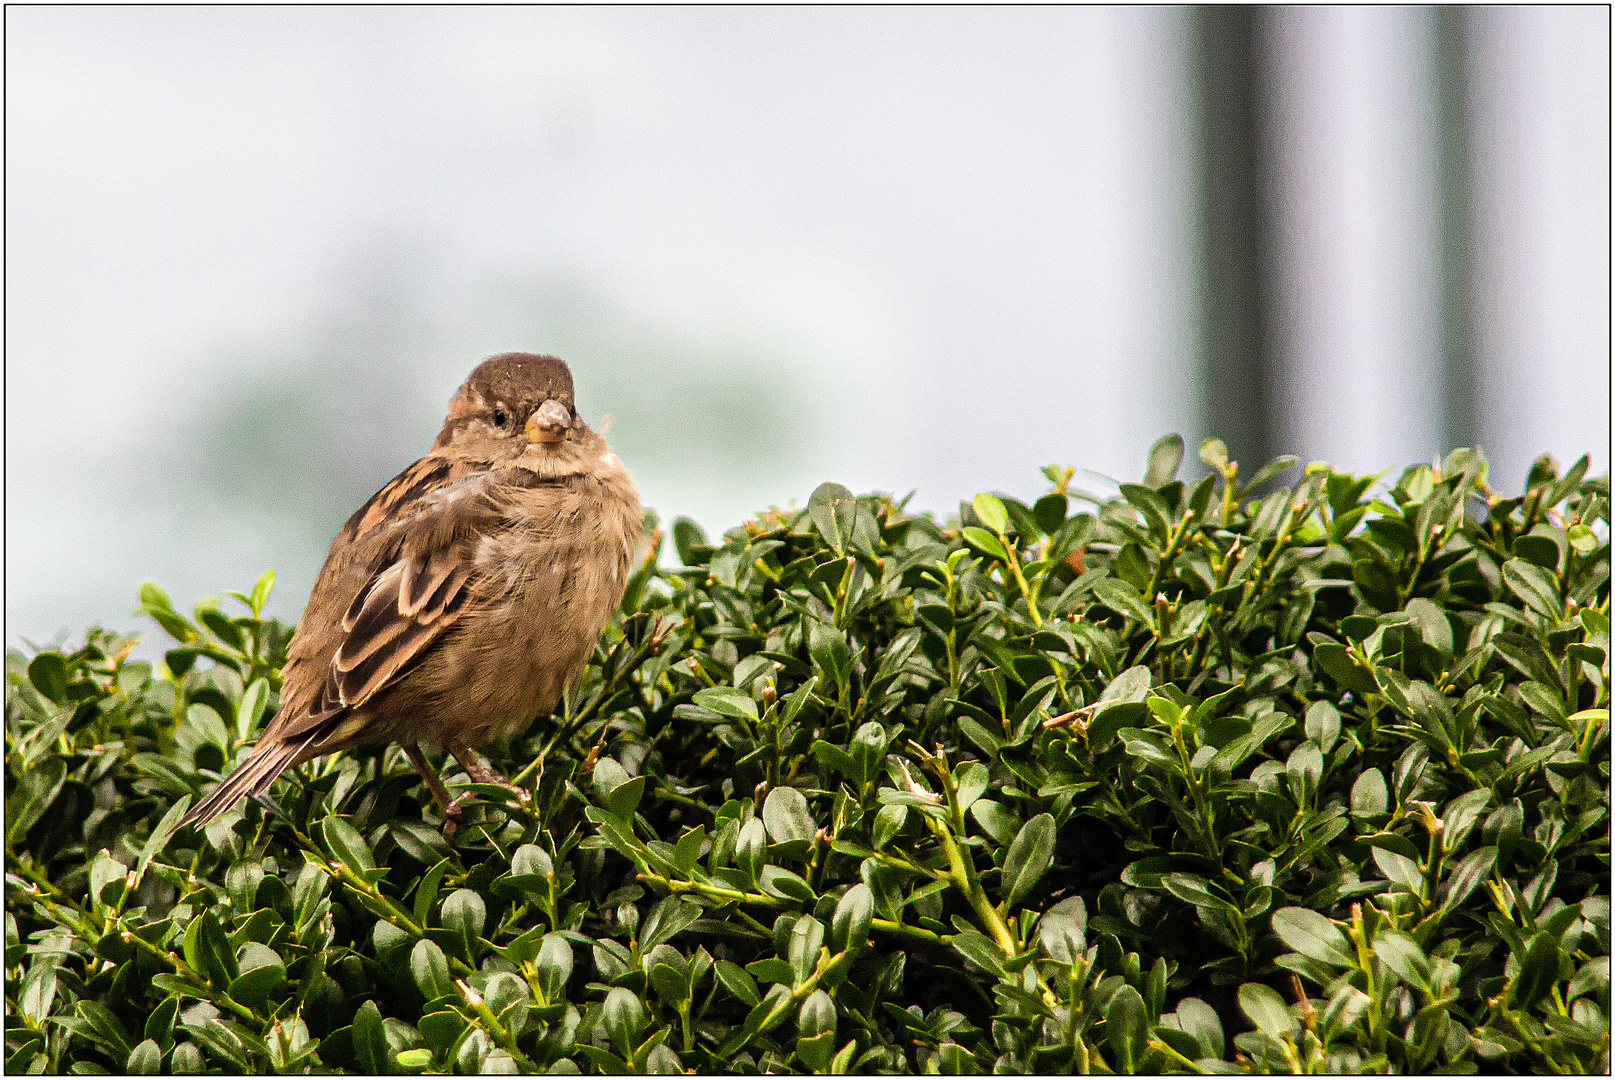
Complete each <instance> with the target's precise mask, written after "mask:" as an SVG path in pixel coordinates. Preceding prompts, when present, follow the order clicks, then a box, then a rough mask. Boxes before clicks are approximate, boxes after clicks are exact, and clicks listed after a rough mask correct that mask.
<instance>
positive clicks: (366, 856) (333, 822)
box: [321, 817, 376, 874]
mask: <svg viewBox="0 0 1615 1080" xmlns="http://www.w3.org/2000/svg"><path fill="white" fill-rule="evenodd" d="M321 831H322V832H323V833H324V834H325V843H326V846H327V847H329V848H330V849H331V853H332V854H333V855H335V856H336V857H337V859H339V860H340V861H341V862H342V864H343V865H344V866H348V867H351V868H352V869H354V870H355V871H358V872H360V873H361V874H362V873H363V871H366V870H374V869H375V868H376V859H375V856H374V855H372V854H371V853H370V845H369V844H367V843H365V838H364V837H363V836H361V835H360V834H359V830H358V829H355V828H354V827H353V826H352V825H349V824H348V823H347V822H346V821H343V820H342V819H341V818H339V817H328V818H326V819H325V821H324V822H323V824H322V825H321Z"/></svg>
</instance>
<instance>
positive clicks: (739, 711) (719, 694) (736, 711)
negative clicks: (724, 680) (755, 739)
mask: <svg viewBox="0 0 1615 1080" xmlns="http://www.w3.org/2000/svg"><path fill="white" fill-rule="evenodd" d="M695 703H696V704H697V705H699V706H701V707H702V708H703V709H711V710H712V711H713V712H715V713H717V714H719V715H720V716H728V717H731V718H733V719H736V720H749V721H752V722H755V721H756V720H757V703H756V702H755V701H753V700H752V698H751V695H750V694H748V693H746V692H745V691H744V690H737V689H735V688H734V687H732V686H713V687H708V688H707V689H705V690H698V691H696V695H695Z"/></svg>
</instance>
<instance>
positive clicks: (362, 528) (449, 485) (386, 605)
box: [280, 458, 503, 738]
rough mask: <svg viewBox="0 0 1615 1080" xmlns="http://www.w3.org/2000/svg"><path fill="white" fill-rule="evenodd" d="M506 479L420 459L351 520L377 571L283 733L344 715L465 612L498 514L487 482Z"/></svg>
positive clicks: (350, 528)
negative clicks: (481, 548) (481, 547)
mask: <svg viewBox="0 0 1615 1080" xmlns="http://www.w3.org/2000/svg"><path fill="white" fill-rule="evenodd" d="M502 480H503V478H501V477H495V476H488V475H487V474H478V473H475V472H474V471H464V466H463V465H462V463H455V466H454V468H453V469H449V468H446V467H445V466H444V464H443V463H442V462H441V461H440V460H436V461H435V460H434V459H432V458H423V459H422V460H421V461H418V462H416V463H415V464H414V465H412V466H410V467H409V468H408V469H405V470H404V471H403V472H402V473H400V474H399V475H398V476H397V477H396V478H394V479H393V481H392V482H391V483H389V484H388V485H387V486H386V487H384V488H383V489H382V490H381V491H379V492H377V493H376V495H375V497H374V498H372V499H371V500H370V502H369V503H367V504H366V505H365V506H364V507H361V508H360V511H359V512H358V513H356V514H355V515H354V516H353V518H352V519H351V520H350V521H349V522H348V524H347V525H346V526H344V530H343V531H344V533H346V534H348V535H349V536H350V537H351V544H352V545H353V546H355V547H359V548H366V547H367V548H369V549H370V550H371V552H372V554H370V555H369V556H368V557H367V558H365V559H364V562H365V563H367V564H368V565H370V566H372V567H373V570H372V571H371V573H370V574H369V576H368V577H367V579H366V580H365V582H364V584H363V585H362V586H361V587H360V588H359V589H358V590H357V592H356V593H355V595H354V599H353V602H352V603H351V604H350V605H349V606H348V608H347V611H346V613H345V614H344V616H343V618H342V622H341V625H342V629H343V630H344V631H345V633H344V634H343V636H342V639H341V641H340V644H338V645H337V647H336V649H335V650H334V651H333V652H332V653H329V654H327V655H328V656H329V657H330V660H329V662H328V663H327V664H325V665H323V670H322V671H321V672H320V684H319V689H318V691H313V688H312V687H310V688H309V691H310V692H308V693H309V697H310V698H312V701H311V702H310V705H309V708H308V711H307V712H306V713H304V714H303V715H301V716H297V717H295V718H294V717H287V723H286V726H285V728H284V730H282V731H281V733H280V735H281V737H282V738H292V737H295V736H297V735H298V734H301V733H304V732H311V731H315V730H317V729H319V728H325V727H330V726H331V725H333V724H334V723H337V722H339V719H340V717H341V716H342V715H343V714H345V713H347V712H348V711H349V710H351V709H353V708H356V707H358V706H360V705H363V704H364V703H365V702H366V701H368V700H370V699H371V698H372V697H374V696H375V695H376V694H377V693H379V692H381V691H382V690H383V689H385V688H386V686H387V685H388V684H389V683H390V682H391V681H393V680H395V679H396V678H398V677H399V676H400V675H401V674H402V673H403V672H404V671H406V670H407V669H408V668H409V667H410V666H411V665H412V664H414V663H415V662H416V661H418V660H419V659H420V658H421V657H422V656H423V655H424V654H425V652H426V651H427V650H428V649H430V648H431V646H432V643H433V642H435V641H437V640H438V639H439V638H440V637H441V635H442V633H443V631H444V630H446V629H447V628H448V627H449V626H451V625H453V624H454V622H455V621H456V620H457V619H458V618H459V617H460V615H461V614H462V613H463V612H464V610H465V608H466V604H467V601H468V599H469V597H470V593H471V590H470V588H469V586H470V584H471V579H472V573H473V563H474V560H475V557H476V550H477V544H478V542H479V541H480V539H481V538H482V537H483V536H484V535H486V534H487V533H488V532H489V531H490V530H492V529H496V528H497V527H498V520H499V517H500V516H501V515H500V508H499V505H498V500H497V499H496V498H492V497H490V495H491V492H490V490H489V487H490V485H493V484H498V483H500V482H501V481H502ZM485 481H486V482H485ZM456 489H457V490H456ZM340 535H341V534H339V538H340ZM310 674H312V672H310ZM305 700H308V699H305ZM320 737H322V738H323V737H325V736H323V735H322V736H320Z"/></svg>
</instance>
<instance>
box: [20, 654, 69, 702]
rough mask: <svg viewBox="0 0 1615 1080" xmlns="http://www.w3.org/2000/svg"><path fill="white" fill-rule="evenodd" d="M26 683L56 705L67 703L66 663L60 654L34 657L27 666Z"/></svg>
mask: <svg viewBox="0 0 1615 1080" xmlns="http://www.w3.org/2000/svg"><path fill="white" fill-rule="evenodd" d="M28 681H29V682H31V683H33V684H34V688H35V689H36V690H38V691H39V692H40V693H41V694H44V695H45V697H47V698H49V699H50V700H51V701H54V702H55V703H56V704H58V705H61V704H63V703H65V702H66V701H67V662H66V661H65V660H63V659H62V656H61V654H60V653H53V652H42V653H40V654H39V655H38V656H36V657H34V658H33V660H32V661H30V662H29V664H28Z"/></svg>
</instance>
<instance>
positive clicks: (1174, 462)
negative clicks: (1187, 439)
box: [1144, 434, 1226, 488]
mask: <svg viewBox="0 0 1615 1080" xmlns="http://www.w3.org/2000/svg"><path fill="white" fill-rule="evenodd" d="M1211 441H1213V440H1209V439H1208V440H1207V442H1211ZM1205 447H1206V444H1205V443H1201V444H1200V454H1201V458H1202V460H1204V457H1205ZM1224 453H1225V454H1226V451H1224ZM1182 464H1183V436H1182V435H1177V434H1173V435H1163V436H1162V437H1161V438H1159V439H1157V440H1155V445H1153V446H1151V447H1150V456H1149V463H1148V464H1147V465H1146V466H1145V468H1144V486H1145V487H1151V488H1159V487H1160V486H1161V485H1162V484H1164V483H1166V482H1167V481H1168V480H1171V479H1173V478H1174V477H1176V476H1177V475H1178V467H1179V466H1181V465H1182ZM1213 467H1214V468H1215V466H1213Z"/></svg>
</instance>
